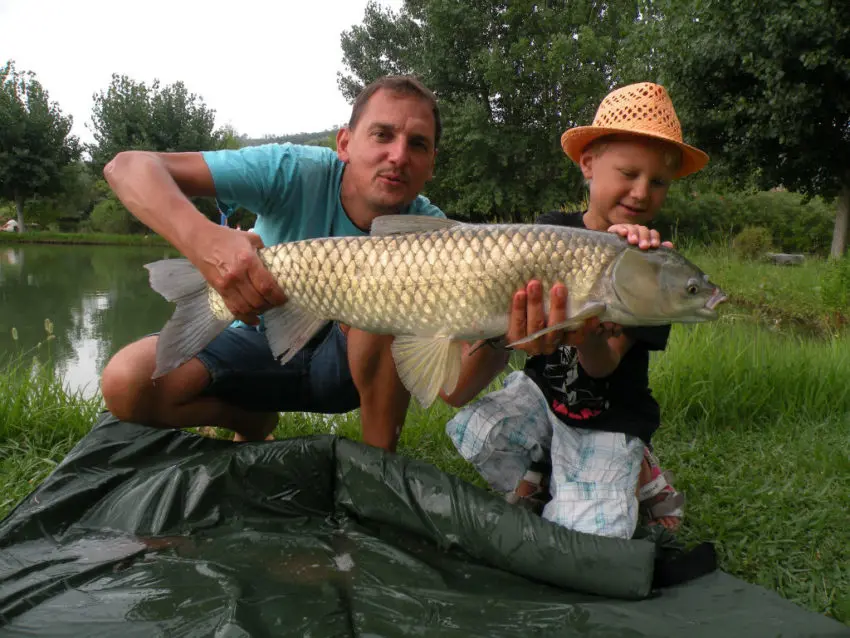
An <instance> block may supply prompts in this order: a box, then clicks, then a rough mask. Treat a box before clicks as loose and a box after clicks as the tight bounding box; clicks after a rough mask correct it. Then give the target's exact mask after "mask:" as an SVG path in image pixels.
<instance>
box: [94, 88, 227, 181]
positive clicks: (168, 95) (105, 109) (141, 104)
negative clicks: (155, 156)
mask: <svg viewBox="0 0 850 638" xmlns="http://www.w3.org/2000/svg"><path fill="white" fill-rule="evenodd" d="M93 97H94V106H93V108H92V133H93V136H94V139H95V144H94V145H93V146H92V147H91V149H90V150H91V155H92V162H93V164H94V165H95V168H96V169H97V170H100V169H102V168H103V166H105V165H106V164H107V162H109V160H111V159H112V158H113V157H114V156H115V155H116V154H118V153H119V152H120V151H125V150H148V151H159V152H172V151H206V150H214V149H217V148H220V147H221V145H222V143H223V141H225V140H226V143H228V144H231V143H232V142H233V140H232V139H231V138H230V137H229V136H227V134H226V132H225V133H221V132H217V131H215V130H214V128H215V111H214V110H212V109H210V108H209V107H207V105H206V104H205V103H204V101H203V99H201V97H199V96H197V95H195V94H194V93H189V91H188V90H187V89H186V86H185V85H184V84H183V83H182V82H175V83H174V84H170V85H167V86H165V87H163V88H160V83H159V81H158V80H154V82H153V84H151V86H147V85H146V84H145V83H144V82H136V81H135V80H132V79H130V78H128V77H127V76H126V75H120V76H119V75H117V74H113V75H112V82H111V83H110V85H109V88H107V89H106V90H105V91H101V92H100V93H98V94H95V95H94V96H93Z"/></svg>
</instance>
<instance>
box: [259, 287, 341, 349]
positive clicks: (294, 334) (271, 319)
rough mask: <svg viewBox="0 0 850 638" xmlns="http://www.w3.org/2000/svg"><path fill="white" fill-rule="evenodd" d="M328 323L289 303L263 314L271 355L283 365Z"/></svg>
mask: <svg viewBox="0 0 850 638" xmlns="http://www.w3.org/2000/svg"><path fill="white" fill-rule="evenodd" d="M327 322H328V320H327V319H325V318H323V317H317V316H316V315H314V314H313V313H311V312H309V311H308V310H305V309H304V308H301V307H299V306H297V305H295V304H294V303H292V302H291V301H288V302H286V303H285V304H283V305H282V306H277V307H276V308H272V309H271V310H267V311H266V312H265V313H263V323H264V324H265V327H266V339H267V340H268V342H269V347H270V348H271V351H272V354H273V355H274V358H275V359H278V360H279V361H280V365H283V364H285V363H286V362H287V361H289V360H290V359H291V358H292V357H294V356H295V354H296V353H297V352H298V351H299V350H301V348H303V347H304V346H305V345H306V344H307V342H308V341H310V339H312V338H313V336H314V335H315V334H316V333H317V332H319V330H321V329H322V326H324V325H325V324H326V323H327Z"/></svg>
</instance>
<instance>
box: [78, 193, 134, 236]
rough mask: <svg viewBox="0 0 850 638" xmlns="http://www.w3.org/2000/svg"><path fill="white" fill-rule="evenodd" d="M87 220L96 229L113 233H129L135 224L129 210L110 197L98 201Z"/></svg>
mask: <svg viewBox="0 0 850 638" xmlns="http://www.w3.org/2000/svg"><path fill="white" fill-rule="evenodd" d="M89 221H90V222H91V226H92V228H94V229H95V230H96V231H99V232H101V233H110V234H113V235H126V234H129V233H130V232H132V231H133V229H134V226H135V225H136V224H134V221H135V219H134V217H133V216H132V215H131V214H130V211H128V210H127V209H126V208H124V206H122V205H121V203H120V202H118V201H116V200H114V199H112V198H111V197H109V198H107V199H103V200H101V201H100V202H98V204H97V205H96V206H95V207H94V209H93V210H92V212H91V217H90V218H89Z"/></svg>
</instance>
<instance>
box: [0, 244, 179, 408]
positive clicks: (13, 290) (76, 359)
mask: <svg viewBox="0 0 850 638" xmlns="http://www.w3.org/2000/svg"><path fill="white" fill-rule="evenodd" d="M175 254H176V253H174V252H173V251H170V250H168V249H166V248H136V247H117V246H59V245H28V246H15V247H9V246H0V360H3V361H5V360H8V359H9V358H10V357H18V356H26V357H31V356H34V357H35V358H36V359H37V360H38V361H39V362H40V363H41V364H45V363H48V362H49V361H52V363H53V364H54V366H55V368H56V370H57V373H58V374H60V375H61V376H62V377H63V379H64V381H65V383H66V384H67V386H68V387H69V389H70V390H72V391H82V392H84V393H85V394H87V395H91V394H93V393H95V392H96V391H97V386H98V380H99V376H100V373H101V371H102V370H103V367H104V366H105V365H106V362H107V361H108V360H109V358H110V357H111V356H112V355H113V354H114V353H115V352H117V351H118V350H119V349H120V348H121V347H123V346H124V345H126V344H128V343H130V342H131V341H134V340H136V339H138V338H139V337H141V336H143V335H145V334H147V333H149V332H153V331H156V330H159V329H160V328H161V327H162V325H163V324H164V323H165V321H166V320H167V319H168V317H169V316H170V314H171V310H172V306H171V304H169V303H168V302H166V301H165V300H163V299H162V298H161V297H160V296H159V295H157V294H156V293H155V292H153V291H152V290H151V289H150V286H149V285H148V282H147V271H146V270H145V269H144V264H146V263H148V262H150V261H155V260H157V259H162V258H164V257H173V256H175ZM45 319H50V320H51V321H52V322H53V332H54V335H55V339H53V340H51V341H46V336H47V335H46V333H45V327H44V321H45ZM12 328H15V331H16V332H17V336H18V338H17V340H15V339H13V338H12Z"/></svg>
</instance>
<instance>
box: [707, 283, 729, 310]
mask: <svg viewBox="0 0 850 638" xmlns="http://www.w3.org/2000/svg"><path fill="white" fill-rule="evenodd" d="M728 300H729V297H727V296H726V294H725V293H724V292H723V291H722V290H720V288H717V287H715V288H714V294H713V295H711V298H710V299H709V300H708V301H707V302H706V303H705V309H706V310H710V311H711V312H713V313H714V314H717V313H716V312H715V311H714V309H715V308H716V307H717V306H719V305H720V304H722V303H723V302H724V301H728Z"/></svg>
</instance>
